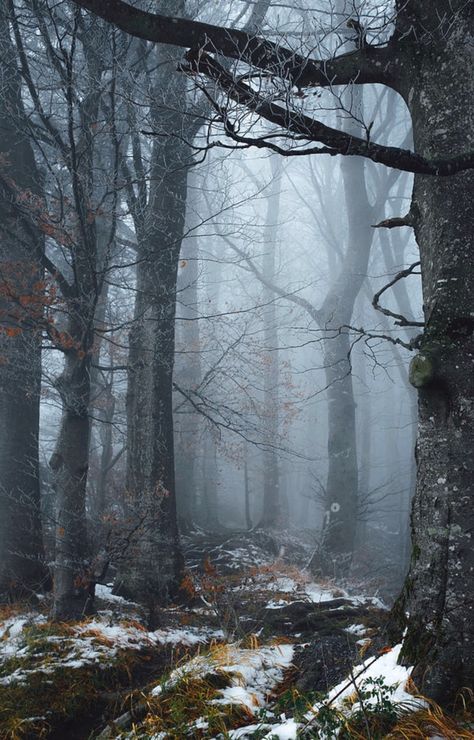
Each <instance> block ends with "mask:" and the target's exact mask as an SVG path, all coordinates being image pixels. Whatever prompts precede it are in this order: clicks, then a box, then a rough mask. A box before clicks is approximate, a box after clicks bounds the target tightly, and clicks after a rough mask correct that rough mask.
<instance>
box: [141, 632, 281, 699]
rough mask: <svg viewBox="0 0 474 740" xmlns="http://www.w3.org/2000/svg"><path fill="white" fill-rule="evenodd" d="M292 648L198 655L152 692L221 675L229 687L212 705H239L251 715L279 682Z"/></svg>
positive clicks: (235, 646)
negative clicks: (228, 682) (184, 682)
mask: <svg viewBox="0 0 474 740" xmlns="http://www.w3.org/2000/svg"><path fill="white" fill-rule="evenodd" d="M293 653H294V646H293V645H274V646H270V647H260V648H255V649H250V648H241V647H239V645H238V644H233V645H227V646H225V648H224V649H218V650H216V651H214V653H213V652H212V651H211V652H210V653H209V654H208V655H206V656H203V655H198V656H196V657H195V658H193V659H192V660H189V661H188V662H187V663H184V665H182V666H180V667H179V668H176V669H175V670H174V671H173V672H172V673H171V675H170V677H169V679H168V680H167V681H166V683H165V684H164V685H157V686H155V688H154V689H152V692H151V693H152V695H153V696H158V695H160V694H161V693H162V692H163V691H165V690H168V689H170V688H172V687H173V686H174V685H175V684H176V683H177V682H178V681H179V680H181V679H182V678H184V677H189V676H195V677H196V678H199V677H202V676H205V675H209V674H211V673H217V672H220V673H223V674H225V675H228V676H229V678H230V686H228V687H226V688H224V689H221V690H220V691H219V692H218V696H217V697H216V698H215V699H213V700H212V703H213V704H223V705H229V704H239V705H241V706H244V707H246V709H248V711H249V712H251V713H252V714H253V713H255V712H256V711H257V709H260V708H262V707H264V706H265V705H266V703H267V698H268V696H269V694H270V693H271V691H272V690H273V689H274V688H275V686H276V685H277V684H278V683H280V681H281V680H282V679H283V675H284V672H285V670H286V669H287V668H288V667H289V666H290V665H291V661H292V659H293Z"/></svg>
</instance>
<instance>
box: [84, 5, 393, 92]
mask: <svg viewBox="0 0 474 740" xmlns="http://www.w3.org/2000/svg"><path fill="white" fill-rule="evenodd" d="M75 3H76V4H77V5H79V6H81V7H82V8H85V9H86V10H90V11H91V12H92V13H94V14H95V15H98V16H100V17H101V18H103V19H104V20H106V21H109V22H110V23H113V24H114V25H116V26H118V27H119V28H121V29H122V31H125V32H126V33H129V34H131V35H132V36H138V38H142V39H145V40H147V41H154V42H158V43H160V44H171V45H173V46H181V47H183V48H187V47H190V48H193V49H199V51H201V52H211V53H213V52H218V53H219V54H222V55H224V56H226V57H229V58H231V59H238V60H239V61H243V62H246V63H247V64H250V65H252V66H253V67H257V68H258V69H261V70H263V71H266V72H270V73H271V74H273V75H276V76H278V77H282V78H285V79H289V80H290V81H291V82H292V83H293V84H294V85H297V86H298V87H306V86H310V85H311V86H312V85H321V86H323V87H328V86H330V85H347V84H349V83H350V82H357V83H358V84H365V83H380V84H389V78H390V75H389V72H388V67H389V63H390V60H391V59H392V50H391V52H390V54H389V53H388V51H387V49H386V48H374V47H370V46H369V47H364V48H363V49H358V50H357V51H352V52H349V53H347V54H341V55H340V56H337V57H334V58H333V59H327V60H316V59H308V58H305V57H302V56H300V55H299V54H296V53H295V52H294V51H292V50H291V49H286V48H285V47H282V46H280V45H279V44H275V43H272V42H271V41H268V40H266V39H263V38H259V37H258V36H254V35H253V34H251V33H247V32H246V31H242V30H238V29H233V28H225V27H223V26H213V25H211V24H209V23H201V22H199V21H192V20H188V19H186V18H172V17H169V16H164V15H160V14H158V13H147V12H145V11H143V10H139V9H138V8H134V7H132V6H131V5H128V4H127V3H125V2H122V0H75Z"/></svg>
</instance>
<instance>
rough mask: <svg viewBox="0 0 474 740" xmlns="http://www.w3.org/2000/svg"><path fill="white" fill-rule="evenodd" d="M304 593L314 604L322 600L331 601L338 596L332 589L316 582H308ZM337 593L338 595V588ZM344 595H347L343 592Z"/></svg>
mask: <svg viewBox="0 0 474 740" xmlns="http://www.w3.org/2000/svg"><path fill="white" fill-rule="evenodd" d="M305 594H306V596H307V597H308V599H309V600H310V601H312V602H313V603H314V604H320V603H321V602H323V601H332V600H333V599H336V598H338V596H336V594H335V593H334V590H330V589H327V588H322V587H321V586H318V584H316V583H310V584H309V585H308V586H306V588H305ZM338 595H339V596H340V592H339V590H338ZM344 596H346V597H347V594H345V593H344Z"/></svg>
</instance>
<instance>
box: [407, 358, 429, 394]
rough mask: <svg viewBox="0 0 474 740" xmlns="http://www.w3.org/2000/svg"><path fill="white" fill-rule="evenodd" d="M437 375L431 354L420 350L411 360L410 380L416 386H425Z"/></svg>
mask: <svg viewBox="0 0 474 740" xmlns="http://www.w3.org/2000/svg"><path fill="white" fill-rule="evenodd" d="M434 377H435V362H434V359H433V357H432V356H431V355H429V354H427V353H425V352H420V354H418V355H415V357H414V358H413V359H412V361H411V362H410V369H409V372H408V380H409V381H410V383H411V385H413V386H414V387H415V388H423V387H424V386H426V385H428V383H430V382H431V381H432V380H433V378H434Z"/></svg>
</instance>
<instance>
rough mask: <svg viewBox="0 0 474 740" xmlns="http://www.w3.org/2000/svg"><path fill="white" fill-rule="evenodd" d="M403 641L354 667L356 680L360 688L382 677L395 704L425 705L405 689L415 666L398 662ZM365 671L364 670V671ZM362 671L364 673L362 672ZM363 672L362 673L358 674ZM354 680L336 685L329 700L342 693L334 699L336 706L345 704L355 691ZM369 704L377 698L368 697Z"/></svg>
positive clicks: (347, 680) (346, 680) (330, 693)
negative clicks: (375, 657) (370, 680)
mask: <svg viewBox="0 0 474 740" xmlns="http://www.w3.org/2000/svg"><path fill="white" fill-rule="evenodd" d="M401 648H402V645H401V643H400V644H399V645H396V646H395V647H394V648H392V649H391V650H390V651H388V652H386V653H384V654H383V655H381V656H380V657H379V658H377V659H376V660H375V661H374V659H373V658H368V659H367V660H366V661H365V662H364V663H362V664H361V665H359V666H356V667H355V668H354V669H353V675H354V681H355V684H356V686H357V687H358V688H361V685H362V684H363V683H364V682H366V681H367V679H375V678H382V679H383V682H384V684H385V686H388V687H390V689H391V690H392V691H391V695H390V701H391V702H392V703H394V704H399V703H407V704H410V705H411V706H414V707H418V708H419V707H421V706H425V704H424V702H422V701H421V700H419V699H415V698H414V697H413V696H412V695H411V694H409V693H408V692H407V691H405V685H406V682H407V681H408V679H409V678H410V675H411V672H412V670H413V667H410V668H407V667H405V666H401V665H398V664H397V660H398V657H399V655H400V650H401ZM362 671H363V672H362ZM361 672H362V673H361ZM358 674H361V675H358ZM354 681H352V680H351V679H345V680H344V681H342V682H341V683H340V684H338V685H337V686H335V687H334V688H333V689H331V691H330V692H329V695H328V701H332V700H333V699H334V697H336V695H337V694H339V692H341V693H340V695H339V696H338V697H337V698H336V699H335V700H334V705H335V706H341V707H342V706H343V704H344V699H347V698H348V697H349V696H351V695H352V694H353V693H354ZM366 701H367V704H369V705H370V704H371V703H372V704H373V703H375V701H376V699H375V698H372V697H371V698H368V699H367V700H366Z"/></svg>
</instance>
